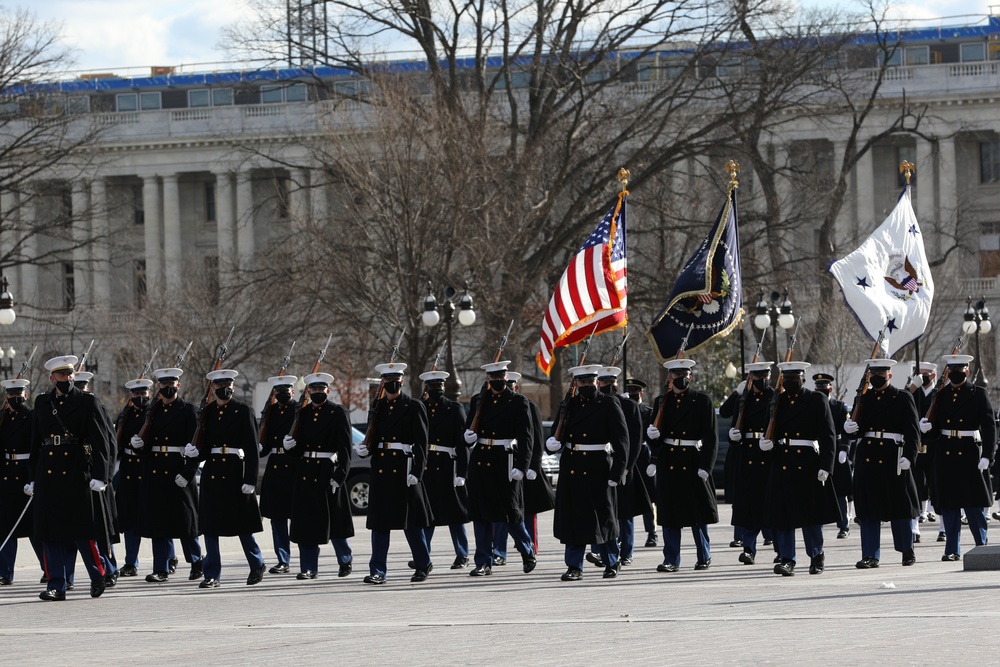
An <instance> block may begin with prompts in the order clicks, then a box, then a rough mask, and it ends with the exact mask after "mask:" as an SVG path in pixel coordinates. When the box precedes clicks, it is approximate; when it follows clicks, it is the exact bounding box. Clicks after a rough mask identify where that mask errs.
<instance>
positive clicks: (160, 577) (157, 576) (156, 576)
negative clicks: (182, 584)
mask: <svg viewBox="0 0 1000 667" xmlns="http://www.w3.org/2000/svg"><path fill="white" fill-rule="evenodd" d="M166 580H167V573H166V572H154V573H152V574H147V575H146V581H148V582H149V583H151V584H162V583H163V582H164V581H166Z"/></svg>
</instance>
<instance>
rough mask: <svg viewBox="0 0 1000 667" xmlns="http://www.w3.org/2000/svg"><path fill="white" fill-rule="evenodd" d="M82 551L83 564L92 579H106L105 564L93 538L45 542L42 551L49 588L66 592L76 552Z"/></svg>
mask: <svg viewBox="0 0 1000 667" xmlns="http://www.w3.org/2000/svg"><path fill="white" fill-rule="evenodd" d="M77 551H79V552H80V557H81V558H82V559H83V564H84V565H85V566H86V567H87V574H89V575H90V580H91V581H100V580H102V579H104V565H103V564H102V563H101V554H100V551H99V550H98V549H97V544H96V543H95V542H94V541H93V540H77V541H76V542H44V543H43V544H42V552H43V553H44V554H45V576H46V577H48V579H49V582H48V588H49V589H54V590H57V591H59V592H60V593H65V592H66V581H67V579H71V574H72V570H73V563H74V562H75V561H76V552H77Z"/></svg>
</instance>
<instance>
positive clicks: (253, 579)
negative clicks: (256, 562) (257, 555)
mask: <svg viewBox="0 0 1000 667" xmlns="http://www.w3.org/2000/svg"><path fill="white" fill-rule="evenodd" d="M264 567H265V566H264V565H261V566H260V567H258V568H257V569H256V570H250V576H248V577H247V586H253V585H254V584H259V583H260V582H261V581H262V580H263V579H264Z"/></svg>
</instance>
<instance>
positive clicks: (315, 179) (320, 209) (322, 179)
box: [309, 169, 330, 229]
mask: <svg viewBox="0 0 1000 667" xmlns="http://www.w3.org/2000/svg"><path fill="white" fill-rule="evenodd" d="M309 182H310V184H311V187H310V188H309V205H310V208H311V209H312V221H313V224H314V225H316V227H318V228H320V229H323V228H325V227H326V226H327V224H329V222H330V204H329V200H328V199H327V193H326V174H325V173H323V170H322V169H313V170H312V171H311V172H310V174H309Z"/></svg>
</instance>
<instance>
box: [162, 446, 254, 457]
mask: <svg viewBox="0 0 1000 667" xmlns="http://www.w3.org/2000/svg"><path fill="white" fill-rule="evenodd" d="M176 449H178V450H180V451H184V448H183V447H177V448H176ZM208 453H209V454H237V455H239V457H240V458H243V450H242V449H240V448H239V447H212V449H210V450H209V452H208Z"/></svg>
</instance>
